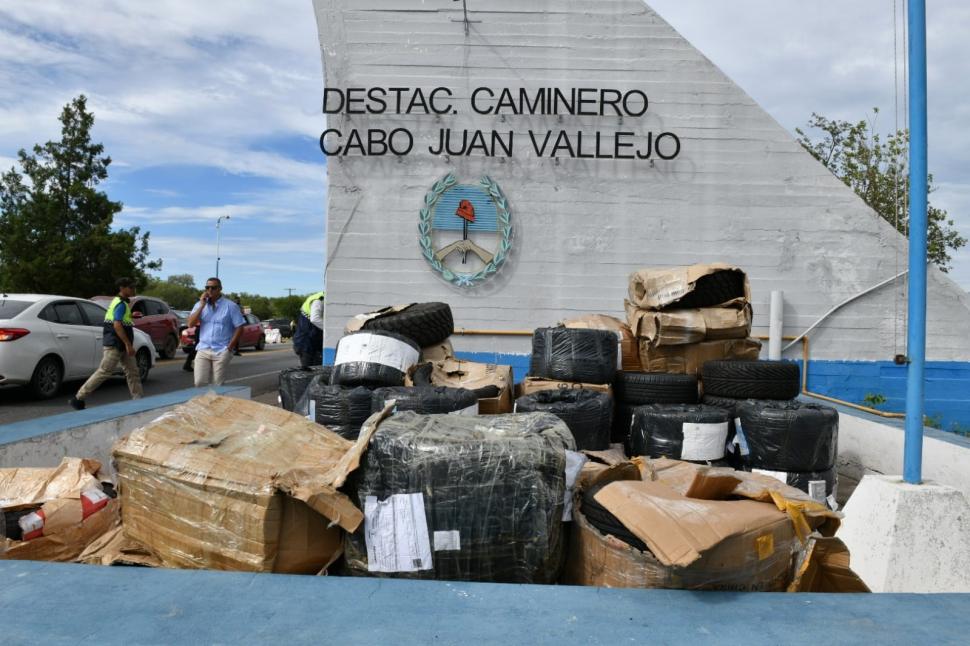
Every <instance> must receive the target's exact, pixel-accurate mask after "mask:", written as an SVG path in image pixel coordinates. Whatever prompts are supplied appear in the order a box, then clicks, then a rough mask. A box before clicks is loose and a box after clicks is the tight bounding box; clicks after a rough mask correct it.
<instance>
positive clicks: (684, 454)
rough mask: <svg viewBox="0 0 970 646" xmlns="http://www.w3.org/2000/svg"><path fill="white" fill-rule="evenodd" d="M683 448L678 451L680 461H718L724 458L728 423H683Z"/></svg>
mask: <svg viewBox="0 0 970 646" xmlns="http://www.w3.org/2000/svg"><path fill="white" fill-rule="evenodd" d="M682 430H683V432H684V446H683V448H682V449H681V451H680V458H681V459H682V460H720V459H721V458H723V457H724V444H725V443H726V442H727V434H728V423H727V422H718V423H715V424H699V423H694V422H684V425H683V427H682Z"/></svg>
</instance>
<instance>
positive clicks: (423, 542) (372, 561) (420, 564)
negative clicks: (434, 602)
mask: <svg viewBox="0 0 970 646" xmlns="http://www.w3.org/2000/svg"><path fill="white" fill-rule="evenodd" d="M364 541H365V542H366V543H367V569H368V571H370V572H417V571H419V570H430V569H431V568H432V565H433V563H432V560H431V541H430V540H429V539H428V521H427V519H426V517H425V514H424V496H423V495H422V494H419V493H399V494H394V495H393V496H391V497H390V498H388V499H387V500H378V499H377V496H367V497H366V498H365V499H364Z"/></svg>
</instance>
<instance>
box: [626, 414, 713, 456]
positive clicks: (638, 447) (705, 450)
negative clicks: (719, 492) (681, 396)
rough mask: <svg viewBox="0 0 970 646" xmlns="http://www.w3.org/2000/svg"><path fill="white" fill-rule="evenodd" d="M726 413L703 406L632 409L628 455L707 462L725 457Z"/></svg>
mask: <svg viewBox="0 0 970 646" xmlns="http://www.w3.org/2000/svg"><path fill="white" fill-rule="evenodd" d="M727 435H728V412H727V411H726V410H724V409H723V408H716V407H714V406H704V405H702V404H648V405H646V406H639V407H637V408H635V409H633V423H632V425H631V427H630V455H643V456H646V457H649V458H661V457H667V458H673V459H674V460H686V461H689V462H708V461H711V460H720V459H721V458H723V457H724V450H725V445H726V444H727Z"/></svg>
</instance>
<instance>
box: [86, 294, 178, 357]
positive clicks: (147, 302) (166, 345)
mask: <svg viewBox="0 0 970 646" xmlns="http://www.w3.org/2000/svg"><path fill="white" fill-rule="evenodd" d="M113 298H114V297H113V296H94V297H92V298H91V300H92V301H94V302H96V303H98V304H99V305H101V306H102V307H105V308H106V307H108V305H110V304H111V301H112V299H113ZM131 318H132V322H133V323H134V325H135V328H136V329H139V330H141V331H142V332H144V333H145V334H147V335H148V336H150V337H151V339H152V345H154V346H155V349H156V350H158V355H159V356H160V357H162V358H163V359H174V358H175V353H176V352H177V351H178V349H179V319H178V316H176V315H175V312H173V311H172V309H171V308H170V307H169V306H168V303H166V302H165V301H163V300H162V299H160V298H152V297H151V296H135V297H134V298H132V299H131Z"/></svg>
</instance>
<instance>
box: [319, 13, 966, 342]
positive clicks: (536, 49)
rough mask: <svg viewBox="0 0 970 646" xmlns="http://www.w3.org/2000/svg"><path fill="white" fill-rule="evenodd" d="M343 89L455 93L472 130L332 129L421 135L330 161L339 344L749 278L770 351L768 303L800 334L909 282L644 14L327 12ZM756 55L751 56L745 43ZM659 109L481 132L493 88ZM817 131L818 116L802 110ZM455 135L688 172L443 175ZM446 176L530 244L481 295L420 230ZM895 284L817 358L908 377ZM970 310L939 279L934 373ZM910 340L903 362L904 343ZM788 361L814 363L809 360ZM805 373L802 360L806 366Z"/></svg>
mask: <svg viewBox="0 0 970 646" xmlns="http://www.w3.org/2000/svg"><path fill="white" fill-rule="evenodd" d="M314 7H315V10H316V17H317V23H318V28H319V32H320V43H321V48H322V52H323V60H324V67H325V71H324V75H325V83H326V85H328V86H330V87H336V88H347V87H373V86H385V87H388V86H405V87H421V88H425V89H430V88H432V87H435V86H445V87H449V88H451V89H452V90H453V91H454V93H455V102H456V105H457V106H458V108H459V111H460V113H459V114H457V115H445V116H443V117H438V116H434V115H432V116H426V115H410V116H409V115H380V116H378V115H374V116H371V115H353V116H352V117H348V116H347V115H332V116H330V117H328V120H329V124H330V126H331V127H335V128H340V129H342V130H344V131H345V132H346V131H347V130H349V129H351V128H359V129H366V128H382V129H387V130H390V129H392V128H396V127H407V128H409V129H411V130H412V131H413V132H414V133H415V134H416V135H419V139H418V141H417V145H416V149H417V150H424V151H425V152H423V153H418V154H415V153H412V154H411V155H409V156H407V157H403V158H395V157H390V156H388V157H361V156H349V157H330V158H329V160H328V174H329V193H328V209H327V217H328V220H327V227H328V258H329V259H330V262H331V265H330V268H329V272H328V275H327V301H328V302H327V312H326V314H327V329H326V332H327V336H326V345H327V346H328V347H333V346H334V345H335V343H336V341H337V339H338V338H339V336H340V334H341V330H342V328H343V325H344V323H345V321H346V320H347V319H348V318H349V317H351V316H352V315H354V314H356V313H359V312H362V311H366V310H368V309H372V308H374V307H378V306H383V305H386V304H389V303H398V302H409V301H423V300H443V301H447V302H448V303H450V304H451V305H452V307H453V309H454V312H455V318H456V323H457V325H459V326H463V327H468V328H493V329H494V328H533V327H536V326H541V325H549V324H554V323H555V322H556V321H558V320H559V319H561V318H563V317H565V316H571V315H576V314H580V313H585V312H604V313H611V314H616V315H622V311H623V298H624V297H625V295H626V287H627V276H628V274H629V273H630V272H631V271H632V270H635V269H637V268H639V267H644V266H671V265H686V264H691V263H696V262H711V261H725V262H730V263H734V264H737V265H739V266H741V267H743V268H744V269H745V270H746V271H747V272H748V274H749V276H750V279H751V285H752V291H753V302H754V311H755V328H756V333H758V332H765V331H766V330H767V326H768V299H769V297H770V292H771V291H772V290H776V289H781V290H784V292H785V321H784V322H785V333H787V334H791V333H797V332H801V331H802V330H803V329H805V328H806V327H807V326H808V325H810V324H811V323H813V322H814V321H815V320H816V319H817V318H818V317H819V316H821V315H822V314H823V313H824V312H825V311H827V310H828V309H829V308H830V307H832V306H833V305H834V304H836V303H838V302H840V301H842V300H844V299H845V298H847V297H849V296H851V295H853V294H855V293H858V292H860V291H862V290H865V289H867V288H869V287H871V286H873V285H875V284H877V283H879V282H881V281H882V280H884V279H886V278H889V277H891V276H893V275H894V274H895V273H896V272H897V269H905V266H906V250H905V241H904V240H903V239H902V238H901V237H900V236H899V235H898V234H897V233H896V231H895V230H894V229H893V228H892V227H891V226H890V225H889V224H887V223H886V222H884V221H883V220H882V219H881V218H879V217H878V216H877V215H876V214H875V213H874V212H873V211H872V210H870V209H869V208H868V207H867V206H866V205H865V204H864V203H863V202H862V201H861V200H860V199H859V198H857V197H856V196H855V194H854V193H853V192H852V191H851V190H850V189H848V188H847V187H846V186H844V185H843V184H842V183H841V182H840V181H839V180H838V179H836V178H835V177H834V176H833V175H831V174H830V173H829V172H828V171H827V170H826V169H825V168H824V167H823V166H822V165H821V164H819V163H818V162H816V161H815V160H814V159H813V158H812V157H811V156H810V155H809V154H808V153H806V152H805V151H804V150H802V148H801V147H800V146H799V145H798V144H797V142H795V141H794V139H793V138H792V136H791V135H790V134H789V133H788V132H787V131H786V130H785V129H784V128H782V127H781V126H780V125H779V124H778V123H777V122H776V121H775V120H774V119H773V118H772V117H771V116H769V115H768V114H767V113H766V112H765V111H764V110H763V109H762V108H761V107H760V106H758V105H757V104H756V103H755V102H754V101H753V100H752V99H751V98H750V97H749V96H748V95H747V94H745V92H744V91H743V90H742V89H741V88H739V87H738V86H737V85H736V84H734V83H733V82H732V81H731V80H730V79H729V78H727V77H726V76H725V75H724V74H723V73H722V72H721V71H720V70H719V69H718V68H717V66H716V65H715V64H714V63H712V62H711V61H709V60H707V59H706V58H705V57H704V56H703V55H702V54H701V53H700V52H699V51H698V50H696V49H695V48H694V47H693V46H692V45H691V44H690V43H689V42H687V41H686V40H685V39H684V38H682V37H681V36H680V35H679V34H678V33H677V32H676V31H674V30H673V28H671V27H670V26H669V25H668V24H667V23H666V22H664V21H663V19H662V18H661V17H660V16H658V15H657V14H656V13H655V12H654V11H653V10H651V9H650V8H649V7H647V6H646V5H645V4H643V2H641V1H640V0H595V1H593V0H586V1H579V0H490V1H489V2H488V3H476V2H470V3H469V7H470V9H471V16H470V17H471V19H473V20H476V21H480V22H476V23H474V24H472V25H471V33H470V35H469V36H467V37H466V36H465V35H464V31H463V26H462V24H461V23H460V22H454V21H455V20H457V19H460V17H461V3H455V2H452V1H451V0H314ZM739 46H743V44H739ZM482 85H486V86H490V87H510V88H520V87H526V88H536V87H550V86H552V87H560V88H572V87H591V88H604V87H615V88H618V89H621V90H625V89H641V90H643V91H644V92H646V93H647V94H648V96H649V99H650V102H651V103H650V109H649V111H648V112H647V113H646V115H645V116H644V117H643V118H641V119H630V118H625V119H624V121H623V123H621V122H620V119H619V118H618V117H616V116H614V117H572V116H568V115H566V116H562V117H561V118H558V117H555V116H553V117H540V116H508V117H506V118H505V119H504V121H503V120H501V119H499V118H496V117H494V116H479V115H476V114H474V113H473V112H472V111H471V110H470V109H468V108H467V107H466V106H467V100H468V98H469V95H470V92H471V90H472V88H475V87H478V86H482ZM805 105H806V108H805V109H806V116H807V114H808V112H809V111H810V110H811V107H812V97H811V96H806V97H805ZM439 128H452V129H464V128H469V129H484V130H491V129H493V128H495V129H499V130H509V129H511V130H515V131H517V132H521V133H524V132H525V131H527V130H528V129H529V128H532V129H536V130H543V131H544V130H548V129H554V130H558V129H560V128H562V129H566V130H572V131H576V130H583V131H586V132H591V131H594V130H601V131H604V132H612V131H616V130H618V129H619V130H636V131H639V132H646V131H651V130H652V131H655V132H662V131H671V132H674V133H677V134H678V136H679V137H680V138H681V141H682V143H683V150H682V152H681V154H680V156H679V157H678V158H677V159H675V160H672V161H662V160H658V161H657V162H656V163H655V164H654V165H652V166H651V165H650V164H647V163H643V162H633V161H622V160H621V161H610V160H585V159H583V160H576V159H563V160H560V161H559V163H557V162H556V161H555V160H551V159H537V158H536V157H535V155H534V154H531V153H530V152H527V151H525V150H524V147H523V148H520V149H519V151H517V152H516V154H515V156H514V157H513V158H511V159H505V158H488V157H483V156H472V157H461V158H454V157H453V158H447V157H439V156H432V155H431V154H429V153H427V151H426V149H427V146H429V145H430V144H431V143H432V140H433V137H432V135H433V134H434V133H436V132H437V131H438V129H439ZM448 172H454V173H456V174H457V175H458V176H459V178H460V181H462V182H474V181H476V180H477V179H478V178H479V177H480V176H481V175H483V174H488V175H490V176H491V177H492V178H493V179H495V180H496V181H497V182H498V183H499V184H500V185H501V186H502V188H503V190H504V191H505V193H506V195H507V197H508V199H509V201H510V204H511V208H512V213H513V223H514V226H515V243H514V245H515V246H514V251H513V254H512V257H511V259H510V260H509V262H508V263H507V264H506V266H505V267H504V268H503V269H502V271H501V273H500V274H499V275H498V276H497V277H496V278H494V279H493V280H491V281H490V282H489V283H487V284H485V285H482V286H481V287H479V288H476V289H470V290H469V289H459V288H456V287H453V286H451V285H450V284H448V283H446V282H444V281H442V280H441V279H440V278H438V277H437V275H436V274H435V273H433V272H432V270H431V269H430V267H429V266H428V264H427V263H426V262H425V260H424V259H423V258H422V257H421V255H420V251H419V247H418V243H417V238H418V234H417V222H418V211H419V209H420V208H421V206H422V200H423V197H424V195H425V193H426V192H427V191H429V190H430V187H431V185H432V184H433V183H434V182H435V181H436V180H437V179H439V178H440V177H442V176H443V175H445V174H446V173H448ZM897 311H898V316H899V319H898V320H899V321H901V320H902V318H903V316H904V312H905V290H904V289H902V287H901V286H900V285H899V284H898V283H897V284H896V285H895V286H890V287H886V288H884V289H882V290H880V291H878V292H876V293H874V294H872V295H870V296H867V297H865V298H864V299H862V300H860V301H857V302H855V303H854V304H853V305H851V306H848V307H846V308H845V309H843V310H842V311H840V312H839V313H838V314H836V315H835V316H833V317H832V318H831V319H829V320H828V321H827V323H826V324H825V325H824V326H823V327H822V328H821V329H820V330H818V331H817V332H816V333H814V334H813V338H812V357H813V358H815V359H860V360H877V359H882V360H886V359H891V358H892V355H893V352H894V348H895V347H896V346H898V347H899V348H902V346H903V345H904V343H903V341H904V339H905V329H904V328H902V327H901V323H899V322H897V323H896V324H895V325H894V317H895V314H894V312H897ZM968 318H970V296H968V295H967V293H966V292H964V291H963V290H961V289H959V288H958V287H957V286H956V285H955V284H954V283H952V282H951V281H950V280H949V279H947V278H946V277H945V276H944V275H943V274H941V273H940V272H938V271H936V270H932V271H931V272H930V279H929V317H928V358H929V359H931V360H967V359H970V335H967V334H966V332H965V329H966V328H965V325H966V321H967V320H968ZM894 328H895V334H896V337H895V339H898V343H894ZM455 346H456V349H457V350H464V351H495V350H499V351H505V352H520V353H527V352H528V351H529V345H528V339H521V338H518V339H516V338H502V339H495V338H469V337H464V338H458V339H456V340H455ZM792 352H796V353H797V348H796V349H795V350H793V351H792ZM791 356H793V357H794V356H795V354H792V355H791Z"/></svg>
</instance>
